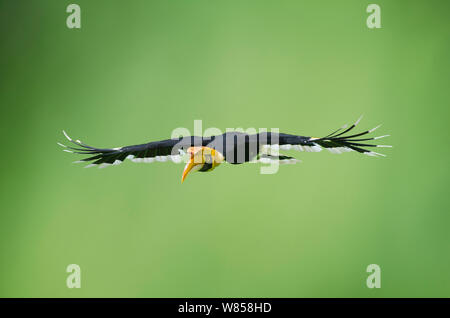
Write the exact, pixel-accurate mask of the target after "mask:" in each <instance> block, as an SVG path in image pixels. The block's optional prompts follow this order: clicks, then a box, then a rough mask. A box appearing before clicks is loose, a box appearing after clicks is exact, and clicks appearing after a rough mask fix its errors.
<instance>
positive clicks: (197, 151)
mask: <svg viewBox="0 0 450 318" xmlns="http://www.w3.org/2000/svg"><path fill="white" fill-rule="evenodd" d="M202 148H203V147H190V148H189V149H188V150H187V152H188V153H189V154H190V155H191V156H190V159H189V161H188V162H187V163H186V165H185V166H184V170H183V175H182V176H181V183H183V181H184V179H186V177H187V175H188V174H189V172H190V171H192V170H193V169H194V171H195V170H198V169H199V168H201V166H200V165H203V164H204V163H205V161H204V158H203V149H202Z"/></svg>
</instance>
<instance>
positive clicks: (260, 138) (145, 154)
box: [58, 117, 391, 182]
mask: <svg viewBox="0 0 450 318" xmlns="http://www.w3.org/2000/svg"><path fill="white" fill-rule="evenodd" d="M360 120H361V117H360V118H359V119H358V120H357V121H356V122H355V123H354V124H353V125H350V126H349V127H347V125H344V126H343V127H341V128H339V129H338V130H335V131H334V132H332V133H331V134H329V135H327V136H325V137H321V138H317V137H306V136H298V135H290V134H284V133H275V132H260V133H257V134H246V133H243V132H237V131H235V132H226V133H224V134H222V135H216V136H210V137H200V136H188V137H180V138H173V139H167V140H161V141H154V142H149V143H146V144H140V145H134V146H125V147H118V148H95V147H91V146H88V145H86V144H84V143H82V142H81V141H79V140H73V139H72V138H70V137H69V136H68V135H67V134H66V132H65V131H63V133H64V135H65V137H66V138H67V139H68V140H69V141H70V142H71V143H73V144H75V145H76V146H77V147H72V146H66V145H63V144H61V143H58V144H59V145H60V146H62V147H64V148H65V149H64V151H67V152H72V153H76V154H81V155H88V156H89V157H87V158H84V159H81V160H80V161H76V162H86V163H87V162H91V164H89V165H87V166H86V168H88V167H92V166H99V167H100V168H103V167H106V166H108V165H118V164H121V163H122V162H123V161H124V160H125V159H129V160H131V161H133V162H153V161H168V160H170V161H173V162H176V163H179V162H181V161H182V159H183V157H184V155H185V154H188V156H186V157H187V160H186V161H187V163H186V165H185V167H184V170H183V174H182V177H181V182H183V181H184V179H185V178H186V176H187V175H188V173H189V172H191V171H201V172H207V171H212V170H214V168H216V167H217V166H218V165H220V164H221V163H223V162H228V163H231V164H242V163H245V162H263V163H272V162H275V163H280V164H283V163H296V162H298V161H299V160H297V159H295V158H293V157H289V156H285V155H281V154H279V153H278V151H279V150H289V149H293V150H298V151H307V152H319V151H321V150H322V149H323V148H325V149H328V150H329V151H330V152H332V153H337V154H339V153H343V152H349V151H356V152H359V153H362V154H365V155H369V156H385V155H383V154H380V153H377V152H374V151H370V150H368V149H366V148H372V147H391V146H388V145H376V144H369V143H365V142H366V141H371V140H376V139H380V138H383V137H387V136H389V135H384V136H379V137H367V136H365V135H367V134H369V133H371V132H373V131H374V130H375V129H377V128H378V127H380V126H381V125H379V126H377V127H375V128H373V129H369V130H366V131H364V132H361V133H357V134H349V132H350V131H351V130H352V129H353V128H355V126H356V125H357V124H358V123H359V121H360ZM361 136H364V137H363V138H358V137H361Z"/></svg>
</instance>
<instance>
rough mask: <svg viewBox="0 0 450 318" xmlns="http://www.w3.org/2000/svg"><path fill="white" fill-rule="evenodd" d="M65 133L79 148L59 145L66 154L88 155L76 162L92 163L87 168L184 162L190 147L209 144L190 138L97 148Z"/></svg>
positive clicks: (202, 139) (203, 139)
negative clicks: (185, 154)
mask: <svg viewBox="0 0 450 318" xmlns="http://www.w3.org/2000/svg"><path fill="white" fill-rule="evenodd" d="M63 133H64V136H66V138H67V140H68V141H70V142H71V143H73V144H74V145H76V146H77V147H72V146H66V145H63V144H61V143H58V144H59V145H60V146H62V147H64V151H66V152H71V153H76V154H81V155H87V156H88V157H87V158H84V159H81V160H79V161H76V162H86V163H87V162H90V163H91V164H89V165H87V166H86V168H88V167H93V166H98V167H99V168H104V167H107V166H109V165H118V164H121V163H122V162H123V161H124V160H126V159H129V160H131V161H133V162H154V161H173V162H176V163H178V162H181V161H182V160H183V155H184V153H185V150H186V149H187V148H188V147H190V146H193V145H202V144H203V143H204V142H207V140H205V138H201V137H194V136H189V137H181V138H175V139H166V140H161V141H154V142H149V143H146V144H140V145H134V146H125V147H117V148H95V147H91V146H88V145H86V144H84V143H82V142H81V141H80V140H73V139H72V138H70V137H69V136H68V135H67V134H66V132H65V131H63Z"/></svg>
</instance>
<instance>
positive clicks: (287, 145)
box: [265, 116, 392, 157]
mask: <svg viewBox="0 0 450 318" xmlns="http://www.w3.org/2000/svg"><path fill="white" fill-rule="evenodd" d="M361 118H362V116H361V117H360V118H359V119H358V120H357V121H356V122H355V123H354V124H353V125H351V126H350V127H348V128H347V126H343V127H341V128H339V129H338V130H336V131H334V132H333V133H331V134H329V135H327V136H325V137H322V138H316V137H304V136H296V135H288V134H279V135H278V136H277V137H278V141H277V142H275V141H274V140H272V142H271V143H268V144H267V145H265V147H266V148H267V147H269V148H270V149H275V150H278V149H280V150H289V149H294V150H298V151H309V152H318V151H322V149H323V148H325V149H328V150H329V151H330V152H331V153H337V154H340V153H343V152H349V151H357V152H359V153H362V154H365V155H368V156H383V157H384V156H385V155H384V154H380V153H377V152H374V151H371V150H369V149H370V148H374V147H379V148H382V147H392V146H389V145H376V144H370V143H366V142H367V141H373V140H377V139H381V138H384V137H388V136H389V135H384V136H378V137H364V138H358V137H362V136H364V135H367V134H370V133H371V132H373V131H375V130H376V129H377V128H378V127H380V126H381V125H378V126H377V127H375V128H372V129H369V130H366V131H364V132H361V133H357V134H351V135H349V134H348V133H349V132H350V131H351V130H352V129H353V128H355V127H356V125H358V123H359V122H360V120H361ZM272 139H273V138H272ZM366 148H369V149H366Z"/></svg>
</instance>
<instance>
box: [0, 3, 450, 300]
mask: <svg viewBox="0 0 450 318" xmlns="http://www.w3.org/2000/svg"><path fill="white" fill-rule="evenodd" d="M74 2H75V3H77V4H79V5H80V6H81V21H82V22H81V23H82V27H81V29H79V30H76V29H72V30H71V29H68V28H67V27H66V18H67V16H68V15H69V14H68V13H66V7H67V6H68V5H69V4H70V3H72V2H71V1H61V0H53V1H50V0H49V1H44V0H41V1H13V0H10V1H4V0H2V1H0V32H1V42H0V43H1V48H0V58H1V59H0V63H1V64H0V65H1V68H0V94H1V95H0V102H1V108H2V116H1V118H2V119H1V126H0V129H1V146H2V156H1V161H2V162H1V169H2V170H1V214H0V252H1V256H0V261H1V263H0V296H3V297H12V296H16V297H319V296H321V297H335V296H339V297H395V296H397V297H400V296H411V297H419V296H424V297H449V296H450V273H449V268H450V254H449V251H450V231H449V225H450V215H449V212H450V211H449V208H448V207H449V203H450V202H449V196H448V180H449V165H448V160H449V155H450V152H449V146H448V141H447V137H448V135H449V133H448V128H447V125H448V120H449V115H450V113H449V93H448V85H449V84H448V81H449V66H450V63H449V53H450V21H449V19H448V13H449V10H450V3H449V2H448V1H447V2H446V1H425V0H422V1H392V0H390V1H381V0H378V1H376V2H375V3H377V4H379V5H380V6H381V19H382V28H381V29H373V30H371V29H368V28H367V26H366V18H367V16H368V13H366V7H367V6H368V4H370V3H372V2H369V1H360V0H355V1H331V0H330V1H313V0H309V1H298V0H296V1H284V0H283V1H275V0H272V1H255V0H254V1H249V0H228V1H223V0H221V1H217V0H216V1H211V0H191V1H187V0H177V1H174V0H173V1H163V0H159V1H143V0H142V1H124V0H122V1H87V0H76V1H74ZM361 114H364V115H365V117H364V118H363V120H362V121H361V123H360V126H359V127H360V129H366V128H372V127H374V126H375V125H377V124H379V123H383V126H382V128H380V129H379V130H378V131H377V135H383V134H391V135H392V137H390V138H389V139H385V140H383V141H384V142H385V143H388V144H392V145H393V146H394V148H392V149H382V150H385V151H383V152H384V153H386V154H388V157H386V158H371V157H366V156H361V155H359V154H356V153H347V154H343V155H333V154H330V153H328V152H325V151H324V152H321V153H303V152H288V153H289V154H291V155H295V156H296V157H297V158H299V159H302V160H303V162H302V163H301V164H297V165H289V166H283V167H281V169H280V171H279V173H277V174H274V175H261V174H259V167H258V166H257V165H251V164H249V165H241V166H230V165H222V166H221V167H219V168H217V169H216V170H215V171H214V172H212V173H207V174H199V173H197V174H192V175H191V176H189V177H188V178H187V180H186V182H185V183H184V184H180V176H181V172H182V169H183V165H176V164H173V163H154V164H136V163H132V162H126V163H124V164H122V165H120V166H118V167H109V168H107V169H100V170H99V169H95V168H93V169H83V168H82V167H81V166H80V165H75V164H72V161H74V160H77V159H80V158H79V157H77V156H75V155H72V154H68V153H65V152H63V151H61V149H60V147H58V146H57V145H56V142H57V141H63V140H64V138H63V136H62V133H61V131H62V130H63V129H65V130H67V132H68V133H69V134H70V135H71V136H72V137H74V138H79V139H81V140H82V141H84V142H86V143H88V144H92V145H94V146H99V147H117V146H123V145H129V144H136V143H143V142H148V141H152V140H158V139H165V138H168V137H170V134H171V132H172V130H173V129H175V128H177V127H186V128H188V129H190V130H191V131H192V130H193V121H194V120H195V119H201V120H203V127H204V128H207V127H218V128H220V129H222V130H225V129H226V128H228V127H243V128H248V127H256V128H259V127H265V128H272V127H275V128H280V131H282V132H286V133H297V134H303V135H313V136H317V135H318V136H320V135H324V134H328V133H329V132H331V131H332V130H333V129H335V128H338V127H340V126H341V125H342V124H344V123H348V122H353V121H354V120H356V119H357V118H358V117H359V115H361ZM72 263H75V264H78V265H80V267H81V284H82V287H81V288H80V289H68V288H67V287H66V277H67V276H68V274H67V273H66V271H65V270H66V267H67V265H69V264H72ZM372 263H375V264H378V265H380V266H381V271H382V272H381V289H368V288H367V287H366V277H367V276H368V274H367V273H366V267H367V265H369V264H372Z"/></svg>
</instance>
